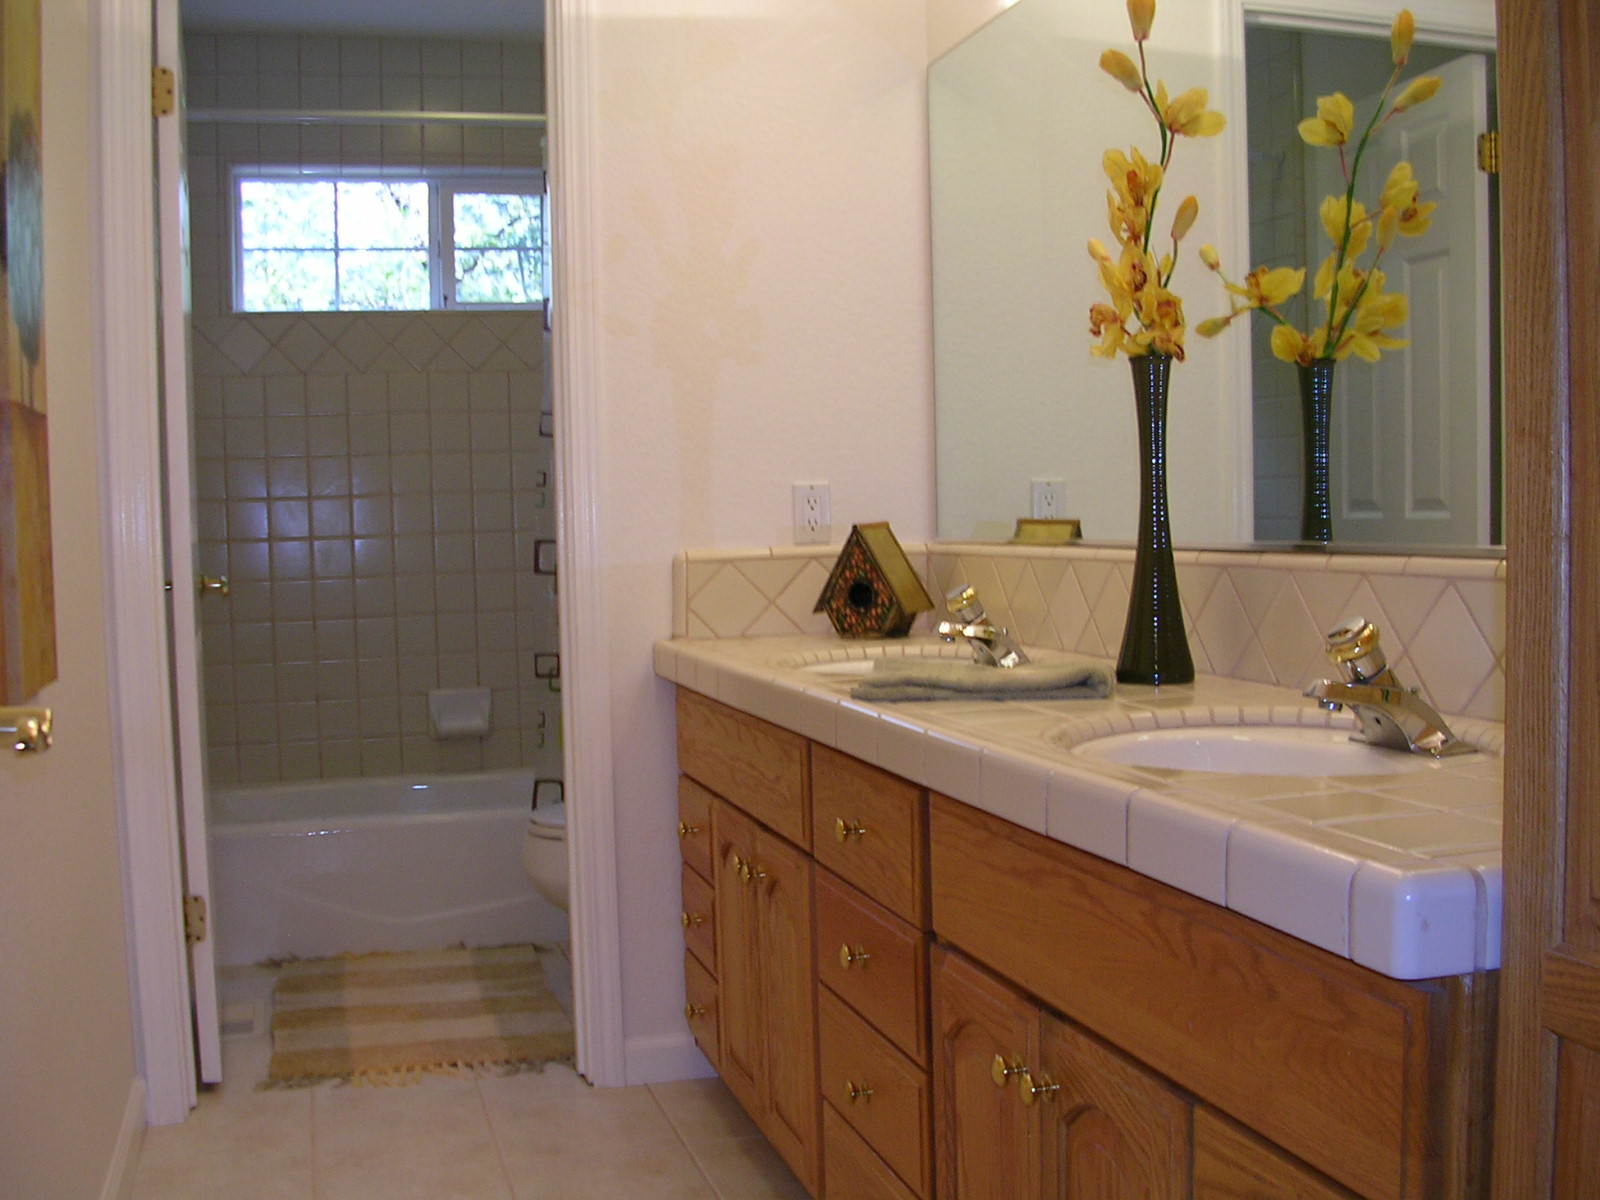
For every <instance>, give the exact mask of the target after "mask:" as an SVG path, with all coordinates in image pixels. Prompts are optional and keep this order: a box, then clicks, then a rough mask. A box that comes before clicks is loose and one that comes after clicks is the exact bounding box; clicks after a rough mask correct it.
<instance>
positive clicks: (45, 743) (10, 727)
mask: <svg viewBox="0 0 1600 1200" xmlns="http://www.w3.org/2000/svg"><path fill="white" fill-rule="evenodd" d="M54 722H55V718H54V716H53V715H52V713H51V712H50V710H49V709H48V708H0V735H3V736H4V738H5V739H6V742H8V743H9V744H10V746H11V748H12V749H13V750H15V751H16V752H17V753H18V754H42V753H44V751H46V750H48V749H50V742H51V736H52V735H51V726H52V725H53V724H54Z"/></svg>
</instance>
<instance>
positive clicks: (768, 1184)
mask: <svg viewBox="0 0 1600 1200" xmlns="http://www.w3.org/2000/svg"><path fill="white" fill-rule="evenodd" d="M694 1156H695V1161H696V1162H697V1163H699V1164H700V1169H701V1170H702V1171H704V1172H705V1174H706V1178H707V1179H709V1180H711V1185H712V1186H713V1187H714V1188H716V1194H717V1197H718V1200H808V1195H807V1192H806V1190H805V1188H803V1187H801V1186H800V1181H799V1180H798V1179H796V1178H795V1177H794V1172H792V1171H791V1170H789V1168H788V1166H787V1165H785V1163H784V1161H783V1159H781V1158H779V1157H778V1152H777V1151H776V1150H774V1149H773V1148H772V1146H771V1144H770V1143H768V1141H767V1140H766V1139H765V1138H761V1137H753V1138H734V1139H729V1140H727V1141H721V1142H707V1143H706V1144H704V1145H701V1146H697V1147H696V1148H695V1151H694Z"/></svg>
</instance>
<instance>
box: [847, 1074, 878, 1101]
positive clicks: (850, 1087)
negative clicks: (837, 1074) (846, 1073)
mask: <svg viewBox="0 0 1600 1200" xmlns="http://www.w3.org/2000/svg"><path fill="white" fill-rule="evenodd" d="M844 1098H845V1099H846V1100H848V1101H849V1102H850V1103H851V1104H854V1103H855V1102H856V1101H857V1100H863V1101H865V1100H871V1099H872V1089H871V1088H869V1087H868V1086H867V1082H866V1080H862V1081H861V1086H860V1087H857V1086H856V1085H855V1084H854V1083H852V1082H851V1081H850V1080H848V1079H846V1080H845V1081H844Z"/></svg>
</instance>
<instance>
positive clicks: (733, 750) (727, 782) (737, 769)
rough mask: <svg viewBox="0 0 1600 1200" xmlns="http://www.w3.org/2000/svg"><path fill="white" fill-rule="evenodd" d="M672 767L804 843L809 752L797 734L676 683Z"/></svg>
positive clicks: (806, 843)
mask: <svg viewBox="0 0 1600 1200" xmlns="http://www.w3.org/2000/svg"><path fill="white" fill-rule="evenodd" d="M678 769H679V770H681V771H682V772H683V773H684V774H685V775H689V776H692V777H693V778H694V779H696V780H697V781H698V782H700V783H702V784H704V785H705V786H706V787H708V788H710V789H711V790H712V791H713V792H715V793H716V794H717V795H719V796H721V797H722V798H723V799H724V800H728V801H731V802H732V803H733V804H735V805H737V806H738V807H739V808H742V809H743V810H744V811H745V812H747V813H749V814H750V815H751V816H752V817H754V818H755V819H756V820H758V821H760V822H761V823H762V824H763V825H766V826H767V827H768V828H770V829H774V830H776V831H777V832H778V833H780V834H782V835H783V836H784V837H786V838H788V839H789V840H790V841H791V842H795V843H797V844H798V845H801V846H804V847H806V848H808V849H809V848H810V845H811V809H810V803H811V766H810V756H809V755H808V754H807V753H806V740H805V738H803V737H801V736H800V735H799V734H798V733H791V732H789V730H787V729H780V728H778V726H776V725H772V724H769V723H768V722H766V721H762V720H758V719H757V718H755V717H752V716H747V715H746V714H744V713H742V712H739V711H737V710H735V709H732V708H729V707H728V706H727V705H726V704H718V703H717V702H716V701H715V700H709V699H707V698H706V697H705V696H702V695H700V694H698V693H696V692H690V691H686V690H684V689H683V688H679V689H678Z"/></svg>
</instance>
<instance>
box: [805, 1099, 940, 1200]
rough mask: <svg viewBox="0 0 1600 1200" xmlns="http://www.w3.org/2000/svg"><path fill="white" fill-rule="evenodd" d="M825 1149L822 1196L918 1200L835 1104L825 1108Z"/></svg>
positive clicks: (830, 1198)
mask: <svg viewBox="0 0 1600 1200" xmlns="http://www.w3.org/2000/svg"><path fill="white" fill-rule="evenodd" d="M822 1147H823V1149H822V1163H823V1170H822V1173H823V1186H822V1194H823V1195H824V1196H826V1197H827V1198H828V1200H917V1194H916V1193H915V1192H913V1191H912V1190H911V1189H910V1188H908V1187H906V1185H905V1184H904V1183H902V1182H901V1180H900V1177H899V1176H898V1175H896V1174H895V1173H894V1172H893V1171H891V1170H889V1168H888V1167H886V1166H884V1164H883V1159H881V1158H879V1157H878V1156H877V1154H876V1153H875V1152H874V1151H873V1149H872V1147H871V1146H869V1145H867V1143H866V1142H864V1141H862V1140H861V1135H860V1134H859V1133H857V1132H856V1131H855V1130H854V1129H851V1128H850V1125H849V1123H848V1122H847V1121H846V1120H845V1119H844V1118H843V1117H841V1116H840V1115H839V1114H838V1113H836V1112H834V1111H833V1106H832V1105H831V1104H824V1105H823V1106H822Z"/></svg>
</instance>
